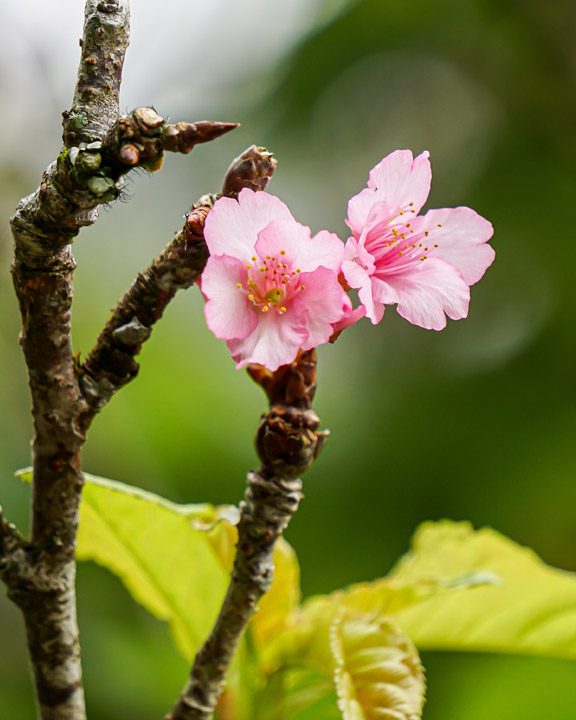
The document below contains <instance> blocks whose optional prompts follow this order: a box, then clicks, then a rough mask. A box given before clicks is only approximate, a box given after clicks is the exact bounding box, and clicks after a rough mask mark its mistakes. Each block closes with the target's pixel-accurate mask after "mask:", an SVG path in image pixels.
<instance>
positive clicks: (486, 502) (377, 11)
mask: <svg viewBox="0 0 576 720" xmlns="http://www.w3.org/2000/svg"><path fill="white" fill-rule="evenodd" d="M328 5H330V4H329V3H327V7H328ZM331 6H332V10H334V8H335V7H336V6H338V14H337V15H336V16H330V17H331V19H330V20H329V21H327V20H326V17H327V16H323V19H322V21H321V22H320V23H318V24H317V25H315V26H312V25H311V26H310V28H309V30H308V32H307V33H306V34H305V35H303V36H302V38H301V39H300V40H299V43H298V45H297V46H296V47H295V48H294V49H293V51H292V52H291V53H289V54H288V55H286V56H285V57H283V58H280V59H279V60H278V61H277V62H276V63H273V64H272V65H268V66H266V67H263V68H262V72H261V75H260V76H258V77H253V78H251V80H250V82H248V83H246V84H245V86H242V85H238V84H237V85H236V86H235V87H229V88H225V87H224V88H219V89H218V93H217V97H218V102H219V103H220V105H219V106H218V108H217V111H218V113H219V114H220V115H221V117H223V118H224V119H229V118H232V119H237V120H241V121H242V122H243V127H242V128H241V129H240V130H238V131H237V132H236V133H233V134H232V135H231V136H230V137H228V138H225V139H224V140H222V141H221V142H220V143H219V144H218V145H217V146H216V145H215V146H214V147H205V148H200V149H199V150H198V151H195V153H194V155H193V156H192V157H191V159H190V160H189V161H188V160H183V159H182V158H169V159H168V161H167V162H166V166H165V171H164V172H162V173H160V174H158V175H156V176H154V177H153V178H150V179H147V178H142V177H139V178H137V179H135V181H134V182H133V183H132V185H131V186H130V188H129V194H130V195H131V196H133V197H132V199H131V200H130V202H129V203H127V204H126V205H118V206H117V207H114V208H113V210H112V211H111V212H107V211H104V212H103V213H102V217H101V219H100V221H99V223H98V224H97V225H96V226H95V227H94V228H91V229H90V230H88V231H86V232H85V233H83V235H82V236H81V238H80V239H79V240H78V242H77V244H76V255H77V258H78V261H79V268H78V271H77V274H76V280H77V293H76V306H75V311H74V320H75V343H76V345H77V347H78V349H80V350H81V351H82V352H83V353H84V354H85V353H86V352H87V351H88V350H89V348H90V346H91V345H92V343H93V342H94V337H95V335H96V334H97V332H98V330H99V328H100V327H101V325H102V323H103V322H104V321H105V319H106V314H107V310H108V308H110V307H112V306H113V305H114V303H115V302H116V299H117V298H118V296H119V295H120V294H121V293H122V292H123V291H124V289H125V288H126V287H127V286H128V284H129V283H130V282H131V279H132V277H133V276H134V274H135V272H136V271H138V270H140V269H142V267H144V266H145V265H146V264H147V263H148V262H149V260H150V258H151V257H152V256H153V255H154V254H155V253H156V252H157V251H158V250H159V249H160V248H161V246H162V245H163V243H164V242H166V241H168V240H169V238H170V235H171V232H172V231H173V230H174V229H176V228H177V227H178V226H179V225H180V222H181V215H182V212H183V211H184V210H185V209H186V207H187V205H188V204H189V203H190V202H191V201H192V200H193V199H194V198H195V197H197V196H199V195H201V194H202V193H203V192H206V191H208V190H214V189H217V188H218V185H219V182H220V179H221V177H222V175H223V172H224V170H225V168H226V165H227V163H228V162H229V160H230V159H231V158H232V157H233V156H235V155H236V154H238V152H239V151H240V150H241V149H243V147H244V146H245V145H248V144H249V143H252V142H256V143H258V144H267V145H269V146H270V147H271V148H272V149H273V150H274V151H275V153H276V155H277V157H278V158H279V160H280V165H279V168H278V171H277V174H276V177H275V179H274V182H273V184H272V186H271V190H272V191H273V192H275V193H277V194H278V195H281V196H282V198H283V199H284V200H285V201H286V202H287V203H288V204H289V205H290V207H291V208H293V211H294V214H295V217H296V218H297V219H299V220H301V221H302V222H305V223H306V224H309V225H311V226H312V227H313V228H314V229H319V228H320V227H329V228H331V229H333V230H335V231H339V232H340V233H341V235H342V237H345V227H344V224H343V218H344V217H345V206H346V201H347V199H348V198H349V197H350V196H351V195H352V194H353V193H355V192H358V190H359V189H360V188H361V187H362V186H363V185H364V182H365V179H366V176H367V173H368V170H369V169H370V167H372V166H373V165H374V164H375V163H376V162H377V161H378V160H379V159H380V158H381V157H383V156H384V155H385V154H386V153H388V152H389V151H391V150H393V149H395V148H397V147H409V148H411V149H412V150H413V151H414V152H419V151H421V150H422V149H429V150H430V151H431V158H432V163H433V171H434V180H433V190H432V196H431V200H430V206H431V207H442V206H450V205H460V204H461V205H469V206H471V207H474V208H475V209H476V210H478V211H479V212H480V213H481V214H483V215H485V216H486V217H487V218H489V219H490V220H491V221H492V222H493V224H494V226H495V229H496V234H495V238H494V246H495V248H496V251H497V259H496V262H495V264H494V266H493V267H492V268H491V269H490V270H489V271H488V273H487V276H486V278H485V279H483V280H482V282H481V283H480V284H479V285H478V286H477V287H475V288H473V290H472V305H471V313H470V318H469V319H468V320H466V321H463V322H459V323H451V325H450V326H449V328H448V329H447V330H446V331H444V332H442V333H440V334H435V333H432V332H427V331H424V330H420V329H418V328H415V327H412V326H410V325H408V324H407V323H405V322H403V321H402V320H401V319H399V318H397V317H396V316H395V313H394V311H393V310H390V311H389V312H388V313H387V315H386V317H385V319H384V322H383V324H382V325H380V326H379V327H378V328H372V327H369V324H368V323H367V322H366V323H362V324H360V325H358V326H356V327H354V328H352V329H351V330H350V331H347V332H346V333H344V334H343V335H342V337H341V338H340V340H339V341H338V343H337V344H336V345H335V346H334V347H328V348H323V349H322V352H321V353H320V361H321V364H320V386H319V391H318V398H317V399H318V401H317V405H316V409H317V411H318V413H319V414H320V416H321V417H322V419H323V421H324V423H325V424H326V425H327V426H328V427H330V429H331V430H332V438H331V441H330V444H329V445H328V447H327V449H326V451H325V453H324V454H323V456H322V458H321V461H320V462H319V463H318V464H317V465H316V466H315V468H314V470H313V472H312V473H311V474H310V475H309V476H307V477H306V481H305V491H306V502H305V503H304V504H303V506H302V508H301V510H300V511H299V513H298V514H297V516H296V517H295V519H294V521H293V523H292V525H291V527H290V529H289V539H290V542H291V543H292V545H293V546H294V547H296V549H297V551H298V556H299V558H300V562H301V565H302V585H303V590H304V593H305V594H310V593H318V592H327V591H330V590H332V589H334V588H335V587H339V586H341V585H343V584H346V583H348V582H350V581H355V580H364V579H366V578H374V577H379V576H382V575H383V574H385V572H386V570H387V569H388V568H389V567H390V566H391V564H392V563H393V562H394V560H395V558H397V557H398V556H399V555H400V553H401V552H402V551H403V549H404V548H405V546H406V544H407V540H408V538H409V536H410V535H411V533H412V530H413V529H414V528H415V527H416V525H417V524H418V523H419V522H421V521H422V520H425V519H429V518H441V517H453V518H455V519H461V518H466V519H468V520H470V521H472V522H473V523H474V524H475V525H490V526H493V527H495V528H497V529H498V530H499V531H501V532H503V533H504V534H506V535H509V536H510V537H512V538H514V539H515V540H516V541H518V542H520V543H521V544H526V545H529V546H531V547H534V548H535V549H536V550H537V551H538V553H539V555H541V556H542V557H543V558H544V559H545V561H546V562H548V563H550V564H552V565H555V566H558V567H563V568H565V569H567V570H576V560H575V558H576V553H575V552H574V547H575V546H576V523H575V522H574V507H576V483H574V476H575V465H576V461H575V458H574V450H573V448H574V436H575V433H576V401H575V397H576V382H575V375H574V371H573V367H574V355H575V350H576V341H575V332H574V320H573V318H574V313H575V311H576V301H575V293H574V290H573V285H574V280H573V277H574V271H573V267H574V261H575V259H576V257H575V256H576V243H575V242H574V239H575V234H574V230H573V225H572V218H571V214H572V207H573V204H574V197H575V194H576V139H575V138H576V136H575V133H574V127H576V105H575V104H576V92H575V89H576V88H575V85H576V62H575V59H574V50H573V27H574V24H575V21H576V6H575V5H574V3H573V2H572V0H555V2H553V3H545V2H542V1H541V0H464V1H462V0H437V1H436V2H434V3H429V2H425V0H417V1H416V2H412V3H405V2H402V1H401V0H388V1H387V2H382V1H381V0H356V1H355V2H349V3H348V4H346V3H345V2H339V3H333V4H331ZM184 8H186V9H184ZM137 12H138V8H136V7H135V8H134V14H135V15H136V14H137ZM189 12H192V10H190V7H189V6H188V5H186V6H184V5H183V6H182V9H181V13H182V15H183V16H184V15H186V14H187V13H189ZM254 20H255V21H256V20H258V18H254ZM222 21H223V22H225V21H226V18H225V17H224V16H223V19H222ZM46 32H49V30H48V29H47V30H46ZM203 32H209V28H204V29H203ZM53 52H54V53H56V52H58V49H57V48H54V49H53ZM160 61H161V58H160V59H159V62H160ZM129 62H134V63H137V58H133V59H132V60H130V56H129ZM171 68H172V69H171V70H170V71H169V72H167V73H166V75H165V77H164V80H163V82H164V84H165V85H166V86H167V87H168V86H169V87H170V89H173V91H174V97H178V98H179V99H180V106H179V107H178V111H179V112H182V114H183V115H188V116H190V117H191V118H194V117H195V115H196V112H195V109H194V98H193V97H190V96H189V94H188V93H187V78H188V77H189V76H190V73H192V72H197V69H195V68H190V67H189V66H188V65H187V63H186V61H185V58H182V60H181V62H180V63H173V64H172V65H171ZM209 71H210V70H209V68H206V69H203V72H206V73H208V72H209ZM40 82H41V83H44V80H43V78H41V79H40ZM42 87H43V92H44V95H43V97H45V96H46V92H47V90H46V85H45V84H43V86H42ZM255 88H257V92H256V90H255ZM22 92H23V90H22ZM29 94H30V96H31V97H36V96H35V95H34V94H33V93H32V92H30V93H29ZM167 94H168V93H167ZM168 96H170V95H169V94H168ZM2 98H3V106H6V105H7V104H9V103H10V102H18V98H14V99H13V100H11V99H10V98H9V97H7V96H5V95H3V96H2ZM238 98H248V99H249V100H248V101H245V102H244V103H243V104H241V103H239V102H238ZM66 102H68V101H64V104H62V106H61V107H60V105H58V104H57V103H54V102H53V103H52V105H49V106H47V107H46V108H45V110H46V112H44V110H42V109H40V110H39V111H38V123H39V124H45V123H47V122H52V123H54V132H53V133H52V139H53V142H54V143H55V144H54V146H53V147H36V146H34V134H33V133H30V135H29V139H28V140H26V139H25V138H24V137H22V141H23V142H27V143H28V144H29V145H31V146H32V148H33V149H34V153H35V157H36V161H37V163H38V164H37V166H35V170H34V173H32V172H31V169H30V165H29V163H28V164H24V163H22V164H21V165H20V164H19V163H18V161H17V160H14V159H13V155H12V154H10V160H9V161H8V160H6V162H4V161H3V160H2V159H0V259H1V261H2V270H1V276H0V303H1V304H2V309H3V322H2V328H1V330H0V369H1V371H2V373H1V377H2V382H0V402H1V404H2V408H3V409H4V413H3V422H2V432H1V433H0V471H1V472H2V477H3V483H2V492H1V495H2V504H3V505H4V506H5V507H6V509H7V511H8V514H9V516H10V517H11V519H13V520H15V521H17V522H18V523H19V524H20V525H21V526H22V527H25V526H26V517H27V496H26V491H25V490H24V489H23V488H21V487H20V486H19V484H18V483H15V482H14V481H13V480H11V477H12V473H13V470H14V468H16V467H22V466H24V465H26V464H28V462H29V437H30V432H31V430H30V420H29V416H28V412H29V400H28V393H27V387H26V377H25V372H24V366H23V361H22V359H21V357H20V351H19V347H18V345H17V336H18V329H19V322H18V314H17V307H16V303H15V300H14V299H13V293H12V290H11V287H10V281H9V275H8V265H9V257H10V250H9V245H8V243H7V240H8V233H7V230H6V227H7V219H8V216H9V214H10V212H11V210H12V208H13V207H14V205H15V204H16V202H17V200H18V198H19V197H21V196H22V195H23V194H25V193H27V192H30V191H31V190H32V189H33V188H34V187H35V186H36V184H37V182H38V176H39V174H40V171H41V169H42V168H43V166H44V165H45V164H46V163H47V162H48V161H49V159H50V158H52V157H54V156H55V154H56V153H57V151H58V146H57V142H58V140H57V124H58V110H60V109H62V108H63V107H64V106H65V103H66ZM238 107H240V108H241V109H240V111H238V109H237V108H238ZM55 108H56V109H55ZM162 110H164V111H166V112H171V108H162ZM43 137H44V136H43ZM6 156H7V157H8V154H7V153H6ZM264 405H265V403H264V398H263V397H260V396H259V395H258V391H257V390H256V388H255V387H253V386H252V385H251V383H250V381H249V380H248V379H247V378H246V377H244V375H243V374H242V373H237V372H235V371H234V369H233V366H232V363H231V362H230V359H229V357H228V355H227V351H226V348H225V347H224V345H223V344H221V343H218V342H217V341H216V340H214V339H213V338H212V337H211V336H210V335H209V333H208V331H207V330H206V328H205V326H204V324H203V320H202V315H201V300H200V298H199V297H198V293H196V292H194V291H190V292H188V293H186V294H182V296H181V297H178V298H177V299H176V301H175V303H174V304H173V306H171V307H170V309H169V311H168V313H167V315H166V317H165V319H163V321H162V323H160V325H159V326H158V329H157V330H156V331H155V333H154V336H153V338H152V339H151V341H150V342H149V343H147V346H146V347H145V349H144V352H143V354H142V371H141V374H140V377H139V378H138V380H137V381H136V382H135V383H133V384H132V385H131V386H129V387H127V388H126V389H125V390H123V391H122V393H120V394H119V396H118V397H117V398H115V399H114V401H113V402H112V403H111V405H110V407H108V408H106V410H105V412H104V414H103V415H102V417H101V418H99V419H98V421H97V422H96V423H95V425H94V428H93V431H92V433H91V437H90V440H89V444H88V446H87V448H86V453H85V466H86V468H87V469H88V470H90V471H92V472H97V473H99V474H102V475H109V476H112V477H117V478H121V479H123V480H125V481H127V482H130V483H133V484H134V485H140V486H143V487H145V488H147V489H150V490H154V491H155V492H159V493H161V494H163V495H165V496H167V497H171V498H173V499H174V500H178V501H183V502H211V503H225V504H226V503H233V502H236V501H237V500H238V499H239V498H240V497H241V494H242V492H243V486H244V472H245V470H246V469H248V468H249V467H251V466H252V465H253V464H254V463H255V462H256V460H255V455H254V453H253V451H252V435H253V431H254V429H255V427H256V424H257V420H258V415H259V413H260V412H261V411H262V410H263V409H264ZM79 594H80V624H81V630H82V634H83V646H84V652H85V674H86V683H87V694H88V702H89V710H90V713H91V715H90V717H91V718H93V720H112V718H117V717H121V716H123V715H124V716H127V717H134V716H137V717H139V718H141V720H152V719H153V718H158V717H162V713H163V712H165V711H166V709H167V708H168V707H170V705H171V703H172V700H173V698H174V697H175V696H176V693H177V692H178V691H179V689H180V687H181V685H182V683H183V682H184V678H185V675H186V672H187V670H186V665H185V663H183V662H182V661H181V660H180V659H179V658H178V657H177V656H176V655H175V654H174V651H173V649H172V646H171V643H170V641H169V639H168V635H167V633H166V632H165V630H164V628H163V627H162V626H160V625H159V624H157V623H156V621H153V620H151V619H149V618H148V617H147V615H145V614H144V613H143V612H142V611H141V610H140V609H139V608H138V607H137V606H136V605H135V604H134V603H133V602H132V601H131V599H130V598H129V596H128V595H127V593H126V592H125V591H124V589H123V588H122V586H121V585H120V584H119V583H118V581H117V580H115V579H114V578H112V577H111V576H108V575H107V574H106V573H105V572H104V571H102V570H101V569H99V568H97V567H95V566H91V565H86V566H82V567H81V568H80V571H79ZM0 637H1V638H2V649H3V652H2V653H0V717H4V716H8V717H10V718H11V720H29V718H30V717H32V716H33V709H32V707H33V701H32V699H31V694H30V684H29V680H28V674H27V673H28V670H27V661H26V655H25V650H24V638H23V630H22V627H21V623H20V620H19V617H18V614H17V612H16V611H15V609H14V608H13V607H12V606H11V605H10V603H9V602H8V601H7V600H6V599H5V598H4V597H2V599H1V600H0ZM7 649H9V650H7ZM424 661H425V664H426V666H427V668H428V682H429V690H428V698H429V701H428V705H427V710H426V718H427V719H428V720H439V719H440V718H445V717H447V716H449V717H450V719H451V720H475V719H476V718H478V719H479V720H480V718H486V717H505V718H506V720H541V718H543V717H554V718H555V720H572V719H573V718H574V716H575V714H576V691H575V683H574V665H573V662H571V661H561V660H557V661H556V660H545V659H540V660H536V659H513V658H511V657H507V658H496V657H491V656H488V655H486V656H483V655H473V654H467V655H466V656H465V657H462V656H459V655H442V654H434V653H427V654H426V655H425V656H424ZM317 717H318V718H319V717H320V711H319V713H318V716H317Z"/></svg>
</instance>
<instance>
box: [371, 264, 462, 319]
mask: <svg viewBox="0 0 576 720" xmlns="http://www.w3.org/2000/svg"><path fill="white" fill-rule="evenodd" d="M385 286H386V287H388V288H390V290H391V292H393V294H394V297H396V298H397V302H398V307H397V310H398V314H399V315H401V316H402V317H403V318H405V319H406V320H408V321H409V322H411V323H413V324H414V325H419V326H420V327H423V328H426V329H427V330H442V329H443V328H444V327H446V317H445V315H447V316H448V317H449V318H452V319H453V320H459V319H460V318H465V317H466V316H467V315H468V304H469V302H470V288H469V287H468V284H467V283H466V282H465V280H464V278H463V277H462V275H461V274H460V273H459V272H458V270H456V268H454V267H452V265H449V264H448V263H447V262H445V261H444V260H436V259H435V258H428V259H427V260H425V261H424V262H421V263H418V265H412V266H410V267H409V268H407V270H406V272H404V273H399V274H396V275H393V274H391V275H389V276H388V277H387V278H386V281H385V282H384V281H382V284H381V285H380V286H379V293H377V294H380V297H383V296H384V293H385V290H384V287H385Z"/></svg>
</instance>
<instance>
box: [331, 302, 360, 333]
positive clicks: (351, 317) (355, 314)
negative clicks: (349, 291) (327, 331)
mask: <svg viewBox="0 0 576 720" xmlns="http://www.w3.org/2000/svg"><path fill="white" fill-rule="evenodd" d="M346 299H347V301H348V302H347V304H346V305H345V308H344V316H343V317H342V320H339V321H338V322H336V323H332V330H333V332H332V335H331V337H330V342H331V343H333V342H335V341H336V340H337V339H338V336H339V335H340V333H341V332H342V331H343V330H346V328H349V327H351V326H352V325H355V324H356V323H357V322H358V320H361V319H362V318H363V317H366V308H365V307H364V306H363V305H358V307H357V308H352V301H351V300H350V298H349V297H348V295H346Z"/></svg>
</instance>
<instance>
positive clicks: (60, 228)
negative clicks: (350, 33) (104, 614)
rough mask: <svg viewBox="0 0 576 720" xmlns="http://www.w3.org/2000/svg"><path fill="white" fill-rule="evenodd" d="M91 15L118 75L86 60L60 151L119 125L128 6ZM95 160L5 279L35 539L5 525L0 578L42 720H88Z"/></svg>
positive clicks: (29, 226) (21, 230)
mask: <svg viewBox="0 0 576 720" xmlns="http://www.w3.org/2000/svg"><path fill="white" fill-rule="evenodd" d="M112 6H113V7H112ZM86 10H87V22H86V26H85V34H84V38H83V44H84V47H85V48H91V49H93V50H94V53H95V56H94V59H95V60H96V58H97V59H101V60H103V61H105V62H106V63H108V61H110V62H111V63H112V64H113V65H114V71H113V73H112V71H111V69H110V67H108V66H107V69H108V70H110V72H111V74H110V75H106V72H105V71H104V70H102V69H101V71H100V72H99V74H98V82H101V83H104V84H105V85H107V87H106V88H103V87H101V86H99V85H98V82H97V79H96V77H95V76H94V75H91V74H90V73H87V72H86V70H87V68H88V66H90V62H85V60H86V57H85V56H83V60H82V63H81V67H80V74H79V82H78V87H77V89H76V96H75V103H76V102H80V101H85V102H86V107H85V112H84V113H83V114H82V116H81V117H80V114H76V115H75V114H74V113H71V114H69V115H68V116H67V120H66V122H65V127H64V135H65V142H67V141H68V139H69V138H70V137H71V130H72V129H73V128H78V123H80V124H81V126H82V129H83V135H82V139H83V140H84V141H85V142H88V143H93V144H94V143H95V144H96V145H97V146H101V140H102V138H103V137H104V136H105V134H106V133H107V132H108V131H109V129H110V127H111V126H112V124H113V123H114V122H115V121H116V118H117V112H118V110H117V108H118V87H119V82H120V74H121V68H122V62H123V57H124V52H125V49H126V46H127V33H128V10H127V4H126V3H124V2H119V3H116V2H114V3H109V4H105V3H99V4H97V3H96V2H92V0H88V3H87V8H86ZM110 22H112V24H113V27H112V26H111V25H110ZM112 46H113V48H114V49H113V51H112ZM90 52H92V50H90ZM96 117H98V118H99V119H98V121H97V122H95V118H96ZM94 157H95V153H94V148H91V149H88V148H87V147H86V146H85V145H83V146H82V149H79V148H76V152H75V153H73V154H72V155H70V152H69V151H68V150H65V151H64V152H63V153H61V154H60V156H59V157H58V160H57V161H55V162H54V163H52V164H51V165H50V166H49V167H48V168H47V170H46V171H45V173H44V175H43V177H42V181H41V183H40V186H39V188H38V189H37V190H36V192H35V193H33V194H32V195H30V196H28V197H27V198H24V199H23V200H22V201H21V202H20V204H19V205H18V208H17V209H16V213H15V215H14V217H13V218H12V232H13V236H14V243H15V253H14V255H15V257H14V264H13V268H12V272H13V278H14V285H15V289H16V294H17V296H18V300H19V304H20V311H21V315H22V333H21V343H22V348H23V350H24V355H25V358H26V364H27V366H28V374H29V382H30V390H31V394H32V412H33V419H34V441H33V466H34V480H33V491H32V492H33V501H32V530H31V538H30V541H29V542H28V541H24V540H23V539H22V538H21V537H20V536H19V535H18V534H17V532H16V531H15V530H13V529H11V526H10V525H9V524H7V523H5V522H4V523H2V529H1V530H0V535H1V536H2V539H1V540H0V550H1V556H2V560H1V561H0V573H1V575H2V579H3V580H4V582H5V583H6V585H7V589H8V595H9V597H10V598H11V599H12V600H13V601H14V602H15V603H16V604H17V605H18V607H19V608H20V609H21V610H22V613H23V615H24V620H25V624H26V632H27V637H28V648H29V653H30V659H31V664H32V668H33V672H34V678H35V687H36V695H37V702H38V709H39V714H40V717H41V718H42V720H83V719H84V718H85V716H86V711H85V707H84V694H83V689H82V669H81V663H80V648H79V641H78V624H77V620H76V601H75V587H74V580H75V571H76V567H75V562H74V550H75V540H76V532H77V524H78V506H79V503H80V496H81V488H82V475H81V472H80V450H81V447H82V444H83V441H84V436H83V433H82V431H81V429H80V427H79V425H78V422H77V420H78V417H79V416H80V414H81V413H82V412H83V411H84V408H85V401H84V399H83V397H82V395H81V393H80V387H79V384H78V380H77V376H76V372H75V367H74V360H73V354H72V347H71V342H70V308H71V303H72V274H73V271H74V267H75V263H74V259H73V257H72V253H71V250H70V242H71V240H72V238H73V237H74V236H75V235H76V234H77V233H78V232H79V230H80V228H81V227H83V226H84V225H88V224H90V223H91V222H93V221H94V220H95V218H96V213H95V208H96V206H97V205H98V203H99V202H100V201H101V198H100V196H99V195H98V194H97V193H95V192H93V188H91V185H90V181H89V178H90V176H91V174H93V167H94V164H95V163H94ZM78 161H79V164H77V165H76V163H78Z"/></svg>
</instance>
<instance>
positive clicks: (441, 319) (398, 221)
mask: <svg viewBox="0 0 576 720" xmlns="http://www.w3.org/2000/svg"><path fill="white" fill-rule="evenodd" d="M431 178H432V173H431V169H430V161H429V160H428V153H427V152H423V153H422V154H421V155H419V156H418V157H417V158H415V159H414V158H413V157H412V153H411V152H410V150H396V151H395V152H393V153H391V154H390V155H388V156H387V157H385V158H384V159H383V160H382V161H381V162H380V163H378V165H376V167H375V168H373V169H372V170H371V172H370V176H369V178H368V185H367V187H366V188H364V190H362V191H361V192H360V193H358V195H356V196H355V197H353V198H352V199H351V200H350V202H349V204H348V219H347V224H348V225H349V227H350V229H351V230H352V237H351V238H349V240H348V242H347V243H346V249H345V257H344V262H343V263H342V272H343V274H344V277H345V278H346V281H347V283H348V284H349V285H350V287H352V288H355V289H357V290H358V297H359V299H360V302H361V303H362V305H363V306H364V308H365V310H366V315H367V316H368V317H369V318H370V320H371V321H372V322H373V323H377V322H380V320H381V319H382V316H383V314H384V306H385V305H396V306H397V311H398V313H399V314H400V315H401V316H402V317H404V318H405V319H406V320H409V321H410V322H411V323H414V324H415V325H419V326H420V327H423V328H427V329H429V330H442V329H443V328H444V327H445V326H446V316H448V317H449V318H451V319H453V320H458V319H460V318H464V317H466V316H467V314H468V304H469V301H470V285H473V284H474V283H476V282H478V280H480V278H481V277H482V276H483V275H484V273H485V271H486V269H487V268H488V267H489V265H491V263H492V261H493V260H494V254H495V253H494V250H493V249H492V247H491V246H490V245H488V242H487V241H488V240H489V239H490V238H491V237H492V233H493V229H492V225H491V224H490V223H489V222H488V221H487V220H485V219H484V218H483V217H481V216H480V215H478V214H477V213H476V212H474V210H471V209H470V208H467V207H457V208H452V209H444V210H429V211H428V212H427V213H426V214H425V215H418V213H419V211H420V209H421V208H422V206H423V205H424V203H425V202H426V199H427V197H428V193H429V192H430V182H431Z"/></svg>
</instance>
